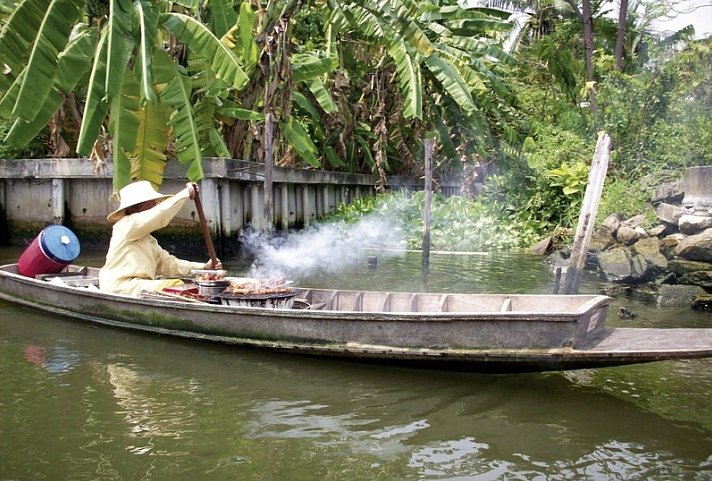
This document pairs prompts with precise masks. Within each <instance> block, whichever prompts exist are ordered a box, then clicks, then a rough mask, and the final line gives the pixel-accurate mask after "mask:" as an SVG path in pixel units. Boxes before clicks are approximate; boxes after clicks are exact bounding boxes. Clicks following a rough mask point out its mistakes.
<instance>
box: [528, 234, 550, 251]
mask: <svg viewBox="0 0 712 481" xmlns="http://www.w3.org/2000/svg"><path fill="white" fill-rule="evenodd" d="M553 247H554V239H553V237H551V236H549V237H547V238H546V239H543V240H540V241H539V242H537V243H536V244H534V245H533V246H531V247H530V248H529V252H532V253H534V254H547V253H549V252H551V249H552V248H553Z"/></svg>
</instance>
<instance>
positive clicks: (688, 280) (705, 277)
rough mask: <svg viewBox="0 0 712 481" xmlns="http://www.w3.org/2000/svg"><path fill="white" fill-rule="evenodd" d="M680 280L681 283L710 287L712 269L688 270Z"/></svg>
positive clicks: (711, 283) (711, 285) (711, 284)
mask: <svg viewBox="0 0 712 481" xmlns="http://www.w3.org/2000/svg"><path fill="white" fill-rule="evenodd" d="M679 282H680V283H681V284H690V285H693V286H700V287H707V288H710V287H712V271H694V272H688V273H687V274H685V275H684V276H682V277H680V279H679Z"/></svg>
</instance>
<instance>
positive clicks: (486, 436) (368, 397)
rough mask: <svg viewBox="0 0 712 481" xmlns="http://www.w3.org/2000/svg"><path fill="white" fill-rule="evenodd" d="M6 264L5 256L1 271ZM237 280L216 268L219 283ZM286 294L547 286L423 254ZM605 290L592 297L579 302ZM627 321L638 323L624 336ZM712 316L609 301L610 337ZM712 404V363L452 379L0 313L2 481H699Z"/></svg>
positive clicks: (543, 273) (531, 263)
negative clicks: (624, 314)
mask: <svg viewBox="0 0 712 481" xmlns="http://www.w3.org/2000/svg"><path fill="white" fill-rule="evenodd" d="M19 253H20V250H19V249H18V248H0V261H2V262H3V263H4V262H13V261H14V260H15V259H16V258H17V256H18V255H19ZM370 255H374V254H373V253H371V254H370ZM101 261H102V256H101V253H98V252H94V253H88V254H82V257H80V258H79V259H78V261H77V262H78V263H85V264H100V263H101ZM247 265H248V264H247V261H245V260H241V259H227V260H226V267H227V268H228V270H229V271H230V274H232V275H238V274H241V273H243V272H244V269H245V268H246V267H247ZM299 282H300V283H304V284H310V285H312V286H319V285H322V286H334V287H344V288H347V287H350V288H371V289H378V288H384V289H389V290H430V291H447V292H503V291H506V292H512V293H514V292H531V293H535V292H538V293H547V292H551V288H552V285H553V276H552V274H551V271H550V268H549V267H548V266H546V265H545V264H544V263H543V262H542V259H541V258H540V257H535V256H529V255H524V254H507V255H504V254H499V255H433V257H432V259H431V263H430V273H429V275H428V276H427V278H424V277H423V276H422V275H421V273H420V257H419V255H417V254H406V255H404V256H399V257H388V258H386V257H384V258H380V257H379V258H378V261H377V267H376V268H375V269H373V268H369V266H368V262H367V257H366V254H365V255H364V260H363V262H361V263H358V264H356V265H354V266H352V267H351V268H348V269H346V270H344V271H342V272H338V273H335V274H329V275H320V276H315V277H313V278H310V279H300V280H299ZM603 287H604V286H603V285H602V284H600V283H599V282H598V281H596V280H595V279H586V281H585V282H584V284H583V286H582V288H581V292H600V291H601V289H602V288H603ZM620 306H624V307H627V308H628V309H630V310H632V311H634V312H636V313H637V314H638V317H637V318H636V319H635V320H633V321H622V320H619V319H618V318H617V316H616V315H615V313H616V312H617V310H618V308H619V307H620ZM711 317H712V316H710V315H709V314H708V313H700V312H692V311H688V310H680V309H677V310H675V309H662V308H658V307H656V305H655V303H654V301H651V299H648V298H646V296H644V295H626V294H625V293H619V294H616V295H615V298H614V300H613V305H612V307H611V310H610V313H609V316H608V320H607V323H608V324H609V325H623V324H626V325H638V326H666V327H669V326H681V327H688V326H706V327H712V325H710V324H711V323H712V319H710V318H711ZM711 392H712V360H697V361H687V362H669V361H668V362H659V363H652V364H646V365H638V366H628V367H617V368H607V369H598V370H579V371H570V372H555V373H539V374H507V375H479V374H465V373H449V372H440V371H430V370H416V369H407V368H396V367H384V366H375V365H363V364H358V363H353V362H347V361H331V360H319V359H311V358H305V357H300V356H294V355H286V354H274V353H267V352H260V351H252V350H245V349H235V348H229V347H225V346H218V345H212V344H200V343H195V342H188V341H182V340H176V339H171V338H166V337H160V336H153V335H146V334H136V333H130V332H124V331H120V330H113V329H108V328H100V327H94V326H90V325H87V324H84V323H81V322H76V321H70V320H67V319H64V318H60V317H58V316H53V315H50V314H43V313H38V312H34V311H31V310H29V309H25V308H21V307H17V306H14V305H12V304H10V303H6V302H1V301H0V480H18V481H20V480H37V479H48V480H60V479H61V480H154V481H159V480H170V481H176V480H210V481H215V480H238V479H239V480H354V481H355V480H369V481H373V480H495V479H497V480H569V479H592V480H614V479H615V480H617V479H620V480H624V479H625V480H628V479H655V480H672V479H675V480H681V479H682V480H712V406H711V405H710V393H711Z"/></svg>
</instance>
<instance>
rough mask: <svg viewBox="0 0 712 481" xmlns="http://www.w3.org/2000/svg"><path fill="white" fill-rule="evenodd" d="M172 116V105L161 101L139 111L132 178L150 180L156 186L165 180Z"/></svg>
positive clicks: (149, 104) (147, 104) (132, 160)
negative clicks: (169, 124) (164, 173)
mask: <svg viewBox="0 0 712 481" xmlns="http://www.w3.org/2000/svg"><path fill="white" fill-rule="evenodd" d="M170 117H171V109H170V107H168V106H167V105H163V104H161V103H158V104H157V105H155V106H154V105H153V104H151V103H146V104H145V105H144V106H143V107H142V108H141V110H140V111H139V117H138V121H139V122H138V134H137V135H136V148H135V150H134V151H133V153H132V155H130V156H129V158H130V159H131V178H132V179H143V180H148V181H150V182H151V183H153V184H154V185H156V186H158V185H161V183H162V182H163V172H164V170H165V168H166V154H165V151H166V147H167V146H168V139H169V138H170V129H169V127H168V122H169V121H170Z"/></svg>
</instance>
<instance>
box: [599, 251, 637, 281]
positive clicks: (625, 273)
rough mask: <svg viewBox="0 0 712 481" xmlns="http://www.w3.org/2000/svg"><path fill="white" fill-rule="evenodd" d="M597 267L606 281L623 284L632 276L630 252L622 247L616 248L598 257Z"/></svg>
mask: <svg viewBox="0 0 712 481" xmlns="http://www.w3.org/2000/svg"><path fill="white" fill-rule="evenodd" d="M598 265H599V267H600V268H601V273H602V274H603V276H604V277H605V278H606V280H608V281H611V282H625V281H627V280H628V279H630V277H631V275H632V271H633V270H632V268H631V264H630V252H629V251H628V249H625V248H623V247H616V248H614V249H611V250H609V251H606V252H602V253H600V254H599V255H598Z"/></svg>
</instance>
